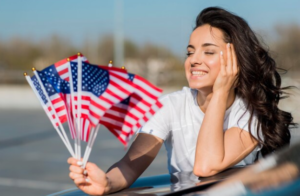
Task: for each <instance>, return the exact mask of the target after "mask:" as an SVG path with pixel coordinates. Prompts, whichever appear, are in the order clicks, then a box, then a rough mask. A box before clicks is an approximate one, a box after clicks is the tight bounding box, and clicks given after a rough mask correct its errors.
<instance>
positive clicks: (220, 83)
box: [194, 45, 257, 177]
mask: <svg viewBox="0 0 300 196" xmlns="http://www.w3.org/2000/svg"><path fill="white" fill-rule="evenodd" d="M226 50H227V63H226V65H225V63H224V59H223V55H222V54H221V55H220V59H221V68H220V72H219V75H218V77H217V79H216V81H215V84H214V86H213V95H212V97H211V100H210V102H209V105H208V106H207V109H206V112H205V117H204V119H203V123H202V126H201V129H200V132H199V135H198V140H197V146H196V155H195V164H194V173H195V175H197V176H203V177H206V176H211V175H214V174H216V173H218V172H220V171H222V170H224V169H226V168H228V167H230V166H232V165H235V164H236V163H238V162H240V161H241V160H242V159H243V158H244V157H246V156H247V155H248V154H249V153H250V152H251V151H252V150H253V149H254V148H255V147H256V145H257V141H256V140H255V139H254V138H253V137H251V135H250V133H248V132H247V131H244V130H241V129H240V128H238V127H232V128H230V129H228V130H226V131H225V132H223V123H224V115H225V111H226V107H227V105H228V99H229V98H230V96H232V95H234V89H233V88H232V87H233V85H234V81H235V78H236V75H237V73H238V67H237V63H236V57H235V52H234V49H233V46H232V45H231V46H230V47H228V46H227V47H226ZM231 98H232V97H231Z"/></svg>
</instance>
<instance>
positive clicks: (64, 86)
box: [41, 65, 70, 94]
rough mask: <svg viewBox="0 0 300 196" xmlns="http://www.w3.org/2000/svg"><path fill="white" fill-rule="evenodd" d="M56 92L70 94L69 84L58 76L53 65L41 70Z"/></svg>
mask: <svg viewBox="0 0 300 196" xmlns="http://www.w3.org/2000/svg"><path fill="white" fill-rule="evenodd" d="M41 72H42V73H43V74H44V76H45V77H46V78H47V80H48V82H49V83H50V84H51V85H52V87H53V88H54V89H55V91H56V92H57V93H64V94H70V84H69V82H68V81H65V80H63V79H61V78H60V76H59V74H58V72H57V70H56V68H55V66H54V65H51V66H49V67H47V68H45V69H43V70H42V71H41Z"/></svg>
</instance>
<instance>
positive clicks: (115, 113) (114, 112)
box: [106, 110, 126, 118]
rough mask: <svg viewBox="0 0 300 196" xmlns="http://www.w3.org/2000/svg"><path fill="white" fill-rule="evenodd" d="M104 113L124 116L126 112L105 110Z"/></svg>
mask: <svg viewBox="0 0 300 196" xmlns="http://www.w3.org/2000/svg"><path fill="white" fill-rule="evenodd" d="M106 114H111V115H113V116H117V117H120V118H125V116H126V114H125V113H121V112H117V111H113V110H107V111H106Z"/></svg>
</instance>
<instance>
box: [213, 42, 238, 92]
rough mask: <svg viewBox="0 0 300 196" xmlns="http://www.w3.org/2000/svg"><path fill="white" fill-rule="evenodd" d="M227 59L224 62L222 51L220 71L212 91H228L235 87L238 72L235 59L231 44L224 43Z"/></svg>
mask: <svg viewBox="0 0 300 196" xmlns="http://www.w3.org/2000/svg"><path fill="white" fill-rule="evenodd" d="M226 55H227V60H226V63H225V60H224V53H223V52H222V51H221V53H220V62H221V67H220V72H219V74H218V76H217V78H216V81H215V83H214V86H213V93H216V92H222V93H229V92H230V90H231V89H233V88H234V87H235V84H234V83H235V80H236V77H237V74H238V66H237V59H236V55H235V51H234V47H233V45H232V44H230V43H228V44H227V45H226Z"/></svg>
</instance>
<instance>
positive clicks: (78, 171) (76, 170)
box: [69, 165, 84, 174]
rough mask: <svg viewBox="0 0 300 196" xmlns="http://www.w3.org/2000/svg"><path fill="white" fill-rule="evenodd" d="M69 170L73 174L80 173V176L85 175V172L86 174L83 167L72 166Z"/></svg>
mask: <svg viewBox="0 0 300 196" xmlns="http://www.w3.org/2000/svg"><path fill="white" fill-rule="evenodd" d="M69 169H70V171H71V172H74V173H78V174H83V172H84V169H82V168H81V167H79V166H76V165H70V168H69Z"/></svg>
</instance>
